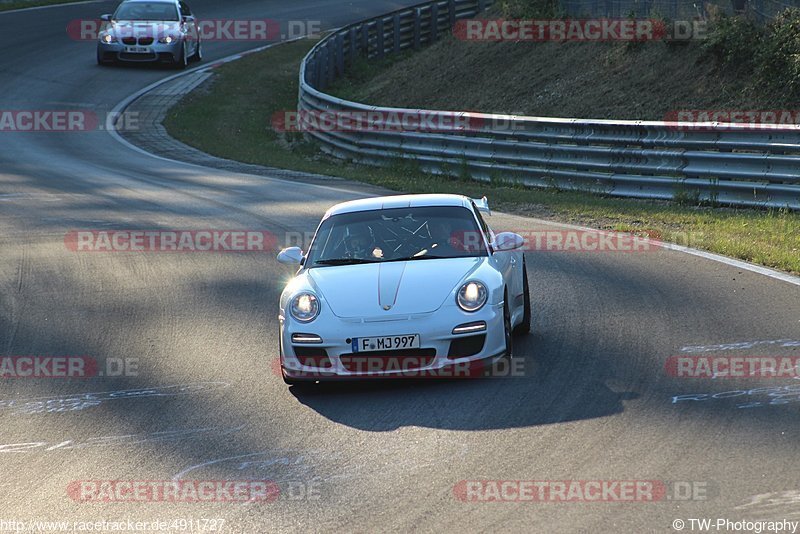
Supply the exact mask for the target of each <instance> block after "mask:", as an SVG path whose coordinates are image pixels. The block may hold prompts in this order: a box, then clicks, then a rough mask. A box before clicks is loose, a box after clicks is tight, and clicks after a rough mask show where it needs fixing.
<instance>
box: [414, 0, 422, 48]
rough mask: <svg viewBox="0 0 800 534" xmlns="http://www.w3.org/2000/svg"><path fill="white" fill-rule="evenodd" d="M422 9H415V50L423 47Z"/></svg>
mask: <svg viewBox="0 0 800 534" xmlns="http://www.w3.org/2000/svg"><path fill="white" fill-rule="evenodd" d="M421 19H422V10H421V9H420V8H417V9H415V10H414V50H419V49H420V48H422V42H421V41H420V39H421V34H422V20H421Z"/></svg>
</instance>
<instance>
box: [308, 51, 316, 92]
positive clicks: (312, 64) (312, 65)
mask: <svg viewBox="0 0 800 534" xmlns="http://www.w3.org/2000/svg"><path fill="white" fill-rule="evenodd" d="M305 80H306V83H307V84H309V85H311V86H312V87H314V86H316V85H317V58H316V56H314V57H312V58H309V59H308V61H307V62H306V72H305Z"/></svg>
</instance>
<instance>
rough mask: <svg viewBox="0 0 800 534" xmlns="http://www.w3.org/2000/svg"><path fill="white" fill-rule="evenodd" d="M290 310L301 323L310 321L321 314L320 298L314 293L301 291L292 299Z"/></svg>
mask: <svg viewBox="0 0 800 534" xmlns="http://www.w3.org/2000/svg"><path fill="white" fill-rule="evenodd" d="M289 311H290V313H291V314H292V317H294V318H295V319H297V320H298V321H300V322H301V323H310V322H311V321H313V320H314V319H316V318H317V315H319V300H318V299H317V296H316V295H314V294H313V293H300V294H298V295H295V297H294V298H293V299H292V302H291V304H290V305H289Z"/></svg>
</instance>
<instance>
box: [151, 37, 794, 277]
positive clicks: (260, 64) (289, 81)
mask: <svg viewBox="0 0 800 534" xmlns="http://www.w3.org/2000/svg"><path fill="white" fill-rule="evenodd" d="M312 44H313V43H309V42H304V41H299V42H296V43H289V44H285V45H281V46H277V47H273V48H271V49H269V50H266V51H264V52H261V53H258V54H253V55H250V56H247V57H245V58H243V59H240V60H238V61H235V62H232V63H228V64H226V65H223V66H221V67H219V68H218V69H216V71H215V72H216V75H215V76H214V77H212V78H211V80H210V81H209V82H207V83H206V84H205V85H203V86H201V88H199V89H198V90H195V91H194V92H193V93H191V94H190V95H188V96H187V97H185V98H184V99H183V100H182V101H181V102H180V103H179V104H178V105H177V106H176V107H174V108H173V109H172V110H170V112H169V113H168V115H167V118H166V120H165V126H166V127H167V130H168V131H169V133H170V135H172V136H174V137H175V138H177V139H180V140H181V141H183V142H184V143H186V144H189V145H191V146H194V147H196V148H199V149H200V150H203V151H204V152H208V153H210V154H213V155H216V156H219V157H224V158H228V159H232V160H238V161H243V162H246V163H254V164H260V165H267V166H273V167H280V168H286V169H295V170H299V171H305V172H312V173H319V174H328V175H334V176H341V177H343V178H347V179H352V180H358V181H362V182H367V183H370V184H374V185H379V186H383V187H386V188H389V189H393V190H396V191H404V192H409V193H432V192H439V193H459V194H464V195H468V196H473V197H479V196H482V195H487V196H488V197H489V199H490V201H491V205H492V206H493V208H495V209H497V210H500V211H505V212H509V213H516V214H520V215H527V216H533V217H539V218H542V219H549V220H554V221H560V222H567V223H572V224H581V225H586V226H591V227H594V228H600V229H607V230H616V231H624V232H629V231H631V232H639V231H646V232H650V233H657V234H658V235H661V236H663V238H664V239H665V240H667V241H673V242H678V243H679V244H689V245H690V246H692V247H695V248H700V249H705V250H709V251H711V252H716V253H719V254H724V255H726V256H731V257H734V258H739V259H743V260H746V261H751V262H753V263H758V264H761V265H765V266H768V267H774V268H777V269H781V270H784V271H788V272H793V273H798V274H800V214H797V213H793V212H790V211H786V210H769V211H758V210H745V209H727V208H711V207H699V206H681V205H678V204H676V203H671V202H654V201H644V200H627V199H626V200H622V199H616V198H608V197H601V196H598V195H591V194H588V193H576V192H569V191H557V190H549V189H546V190H540V189H527V188H524V187H520V186H518V185H513V184H508V183H504V182H492V183H476V182H473V181H470V180H466V179H459V178H445V177H441V176H435V177H433V176H430V175H426V174H424V173H422V172H420V171H419V169H418V168H417V167H416V165H415V164H414V162H402V161H399V162H397V163H396V164H395V165H392V166H390V167H386V168H376V167H368V166H360V165H354V164H350V163H347V162H343V161H341V160H336V159H330V158H327V157H325V156H324V155H322V154H321V153H320V152H319V151H318V150H317V147H316V146H315V145H314V144H312V143H309V142H307V141H305V140H304V139H303V138H302V137H301V136H299V135H292V134H288V135H287V134H282V133H278V132H275V131H274V130H273V129H272V126H271V117H272V116H273V115H274V114H275V113H277V112H281V111H286V110H294V109H297V89H298V87H297V84H298V80H297V78H298V76H297V73H298V69H299V64H300V61H301V59H302V57H303V56H304V55H305V53H306V52H307V51H308V49H309V48H310V47H311V46H312ZM687 236H691V238H690V240H689V241H688V243H687V241H686V239H687Z"/></svg>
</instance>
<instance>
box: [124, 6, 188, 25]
mask: <svg viewBox="0 0 800 534" xmlns="http://www.w3.org/2000/svg"><path fill="white" fill-rule="evenodd" d="M114 20H165V21H167V20H168V21H178V20H180V18H179V17H178V9H177V7H176V6H175V4H172V3H167V2H130V3H124V4H122V5H120V6H119V9H117V12H116V13H115V14H114Z"/></svg>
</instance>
